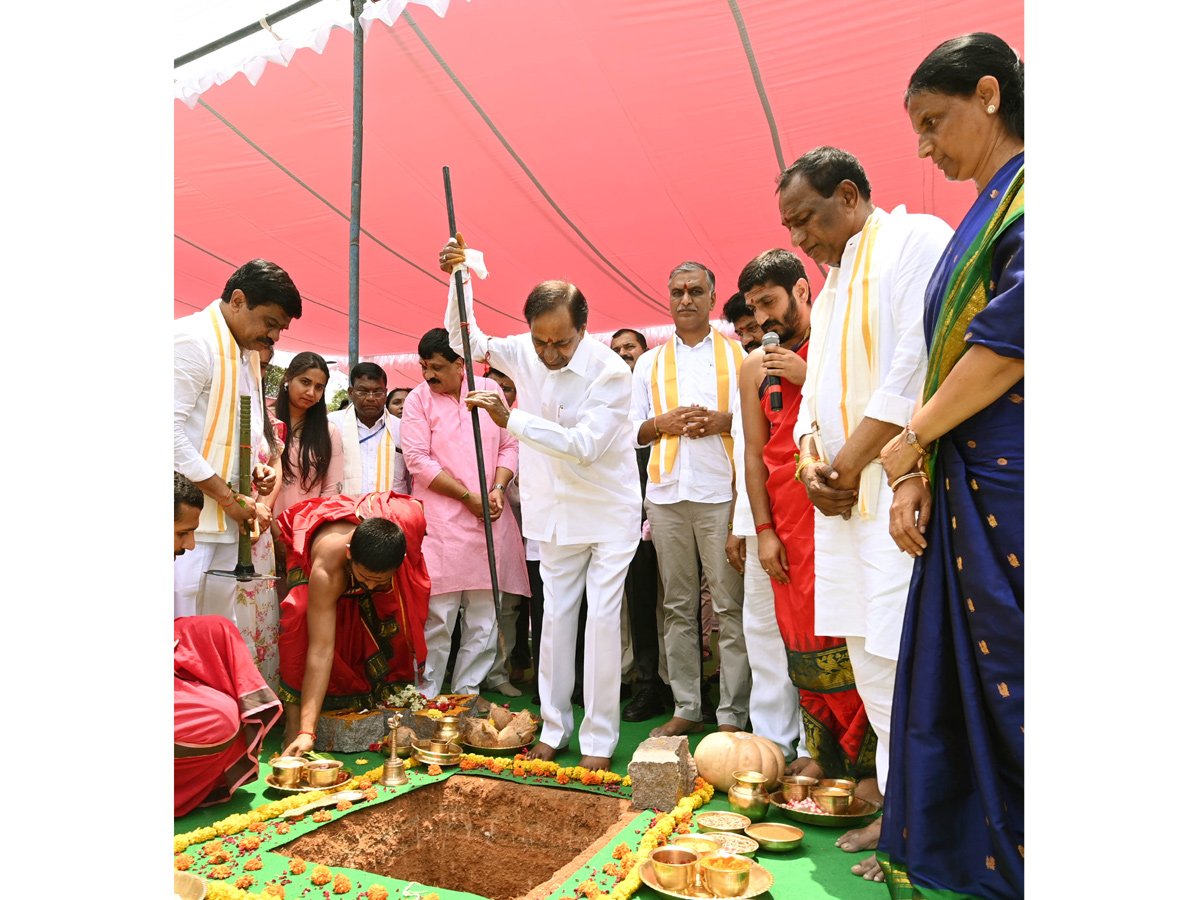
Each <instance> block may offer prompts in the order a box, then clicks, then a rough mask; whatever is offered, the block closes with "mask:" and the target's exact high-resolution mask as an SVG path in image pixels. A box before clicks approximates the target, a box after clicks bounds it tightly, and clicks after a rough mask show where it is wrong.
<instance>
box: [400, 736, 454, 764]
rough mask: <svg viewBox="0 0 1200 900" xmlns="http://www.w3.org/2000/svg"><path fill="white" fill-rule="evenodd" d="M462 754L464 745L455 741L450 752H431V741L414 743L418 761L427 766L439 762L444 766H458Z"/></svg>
mask: <svg viewBox="0 0 1200 900" xmlns="http://www.w3.org/2000/svg"><path fill="white" fill-rule="evenodd" d="M462 754H463V751H462V747H460V746H459V745H458V744H454V743H451V744H450V752H449V753H431V752H430V751H429V741H413V743H412V755H413V756H414V757H415V758H416V760H417V762H419V763H423V764H424V765H427V766H428V765H432V764H433V763H437V764H438V765H439V766H442V767H443V768H445V767H446V766H457V765H458V761H459V760H460V759H461V758H462Z"/></svg>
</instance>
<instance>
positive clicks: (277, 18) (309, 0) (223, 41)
mask: <svg viewBox="0 0 1200 900" xmlns="http://www.w3.org/2000/svg"><path fill="white" fill-rule="evenodd" d="M320 2H321V0H300V2H299V3H293V4H292V5H291V6H285V7H284V8H283V9H281V10H279V11H278V12H273V13H269V14H268V15H266V16H263V19H264V20H265V21H266V23H267V24H268V25H274V24H275V23H276V22H282V21H283V20H284V19H286V18H287V17H288V16H294V15H295V14H296V13H298V12H300V11H301V10H305V9H308V8H309V7H310V6H315V5H316V4H318V3H320ZM260 31H262V23H261V22H255V23H254V24H252V25H247V26H246V27H245V28H239V29H238V30H237V31H234V32H230V33H229V34H227V35H225V37H223V38H217V39H216V40H215V41H212V42H211V43H208V44H205V45H204V46H203V47H198V48H197V49H195V50H193V51H192V52H191V53H185V54H183V56H177V57H175V68H176V69H178V68H179V67H180V66H183V65H186V64H187V63H190V62H194V61H195V60H197V59H200V57H202V56H208V54H210V53H212V52H213V51H214V50H220V49H221V48H222V47H228V46H229V45H230V44H233V43H236V42H237V41H240V40H241V39H242V38H246V37H250V35H252V34H258V33H259V32H260Z"/></svg>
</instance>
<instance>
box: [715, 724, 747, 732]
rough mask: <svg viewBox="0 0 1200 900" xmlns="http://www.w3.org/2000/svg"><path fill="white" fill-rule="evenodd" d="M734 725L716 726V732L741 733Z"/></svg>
mask: <svg viewBox="0 0 1200 900" xmlns="http://www.w3.org/2000/svg"><path fill="white" fill-rule="evenodd" d="M741 730H742V729H740V728H738V727H737V726H736V725H718V726H717V731H741Z"/></svg>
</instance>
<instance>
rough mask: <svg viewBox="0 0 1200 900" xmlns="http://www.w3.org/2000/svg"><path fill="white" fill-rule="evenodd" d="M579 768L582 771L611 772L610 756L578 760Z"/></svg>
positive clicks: (586, 757)
mask: <svg viewBox="0 0 1200 900" xmlns="http://www.w3.org/2000/svg"><path fill="white" fill-rule="evenodd" d="M579 767H580V768H582V769H592V770H593V771H595V770H597V769H603V770H604V771H605V772H609V771H612V757H611V756H585V757H583V758H582V759H580V760H579Z"/></svg>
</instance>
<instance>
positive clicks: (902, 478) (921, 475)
mask: <svg viewBox="0 0 1200 900" xmlns="http://www.w3.org/2000/svg"><path fill="white" fill-rule="evenodd" d="M927 477H928V476H927V475H926V474H925V473H924V472H906V473H905V474H904V475H901V476H900V477H899V478H897V479H896V480H895V481H893V482H892V483H891V484H889V485H888V487H889V488H891V489H892V490H893V491H895V490H896V485H898V484H900V482H902V481H908V479H910V478H927Z"/></svg>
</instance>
